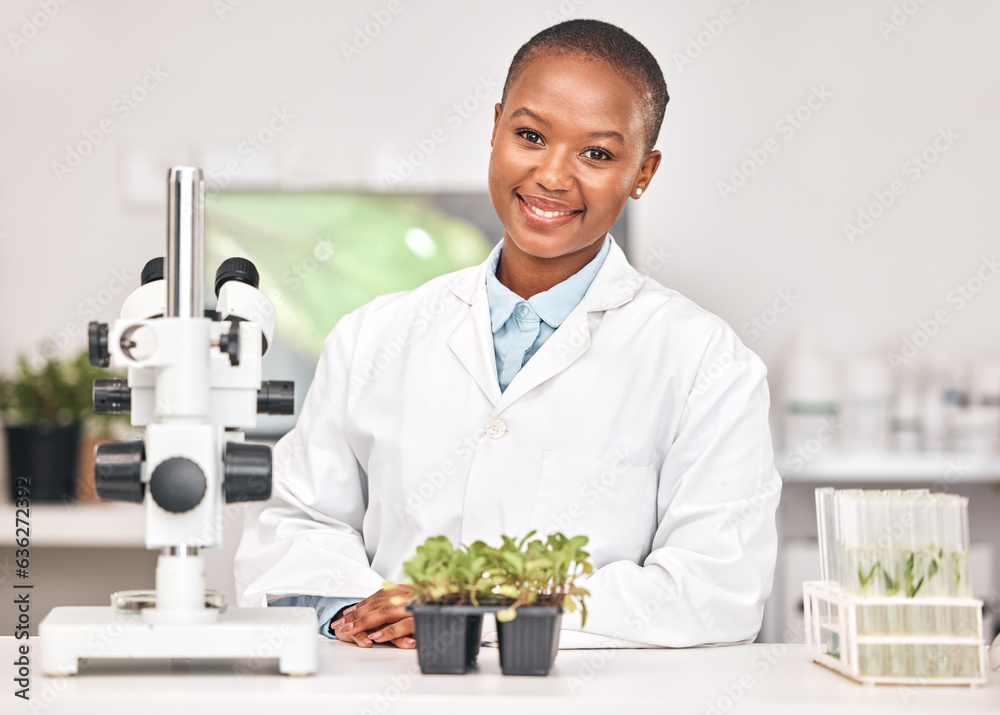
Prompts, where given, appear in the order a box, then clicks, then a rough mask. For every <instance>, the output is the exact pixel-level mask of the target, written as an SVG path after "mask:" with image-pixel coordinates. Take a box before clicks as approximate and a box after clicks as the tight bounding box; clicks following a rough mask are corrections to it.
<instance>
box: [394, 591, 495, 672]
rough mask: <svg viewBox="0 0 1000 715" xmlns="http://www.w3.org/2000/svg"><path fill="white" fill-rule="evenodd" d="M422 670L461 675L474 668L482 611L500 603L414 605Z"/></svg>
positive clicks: (493, 609)
mask: <svg viewBox="0 0 1000 715" xmlns="http://www.w3.org/2000/svg"><path fill="white" fill-rule="evenodd" d="M406 608H407V610H408V611H411V612H412V613H413V626H414V627H413V630H414V636H415V637H416V639H417V659H418V660H419V662H420V672H421V673H424V674H426V675H432V674H433V675H461V674H463V673H468V672H469V671H470V670H474V669H475V667H476V657H477V656H478V655H479V643H480V641H481V640H482V637H483V614H484V613H490V612H494V611H498V610H500V607H499V606H446V605H437V604H416V603H415V604H411V605H409V606H407V607H406Z"/></svg>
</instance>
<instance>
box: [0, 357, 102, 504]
mask: <svg viewBox="0 0 1000 715" xmlns="http://www.w3.org/2000/svg"><path fill="white" fill-rule="evenodd" d="M105 376H107V372H106V371H104V370H99V369H98V368H94V367H92V366H91V365H90V363H89V361H88V359H87V353H86V352H82V353H80V354H79V355H78V356H77V357H75V358H74V359H71V360H57V359H53V358H50V359H49V360H46V361H45V362H44V363H43V364H41V365H39V366H37V367H32V366H31V365H29V363H28V360H27V359H26V358H25V357H23V356H22V357H19V358H18V361H17V369H16V371H15V373H14V375H13V376H11V377H4V378H0V416H2V418H3V421H4V423H5V432H6V436H7V455H8V465H9V471H10V474H11V477H12V478H11V484H12V485H13V483H14V479H13V477H14V476H28V477H30V478H31V498H32V501H35V502H59V501H62V502H67V501H71V500H72V499H73V498H74V489H75V481H76V474H77V463H78V460H77V454H78V451H79V444H80V433H81V427H82V425H83V423H84V422H85V421H90V420H92V419H93V418H94V415H93V402H92V398H91V392H92V389H93V382H94V379H95V378H96V377H105Z"/></svg>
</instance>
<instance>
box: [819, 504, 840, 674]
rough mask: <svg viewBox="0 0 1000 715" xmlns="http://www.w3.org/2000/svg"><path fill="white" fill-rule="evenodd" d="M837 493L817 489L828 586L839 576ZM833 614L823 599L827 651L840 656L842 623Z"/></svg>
mask: <svg viewBox="0 0 1000 715" xmlns="http://www.w3.org/2000/svg"><path fill="white" fill-rule="evenodd" d="M835 494H836V490H834V488H833V487H822V488H819V489H817V490H816V534H817V540H818V542H819V569H820V578H821V579H822V580H823V583H824V584H826V585H827V586H828V587H829V586H832V585H833V583H834V582H835V581H836V578H837V542H836V531H837V529H836V522H835V510H834V501H835ZM833 615H834V614H833V609H832V608H831V606H830V602H829V601H823V603H822V606H821V607H820V613H819V618H820V619H821V620H820V622H821V624H825V625H826V626H827V628H826V629H825V633H826V637H825V646H826V652H827V653H828V654H830V655H831V656H833V657H834V658H839V657H840V635H839V632H838V630H837V629H839V628H840V624H839V623H837V624H835V623H833V620H834V619H833Z"/></svg>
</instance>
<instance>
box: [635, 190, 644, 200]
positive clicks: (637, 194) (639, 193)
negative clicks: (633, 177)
mask: <svg viewBox="0 0 1000 715" xmlns="http://www.w3.org/2000/svg"><path fill="white" fill-rule="evenodd" d="M640 196H642V189H636V190H635V197H636V198H639V197H640Z"/></svg>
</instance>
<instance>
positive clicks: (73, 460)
mask: <svg viewBox="0 0 1000 715" xmlns="http://www.w3.org/2000/svg"><path fill="white" fill-rule="evenodd" d="M6 430H7V456H8V463H9V465H10V487H11V488H10V493H11V498H12V499H14V498H15V496H14V495H15V493H16V492H17V485H18V482H17V478H18V477H28V478H29V479H30V488H31V501H32V502H33V503H37V502H65V501H71V500H72V499H73V493H74V483H75V481H76V467H77V450H78V449H79V446H80V424H79V423H78V422H77V423H73V424H71V425H66V426H65V427H46V426H41V425H27V426H21V425H7V427H6Z"/></svg>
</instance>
